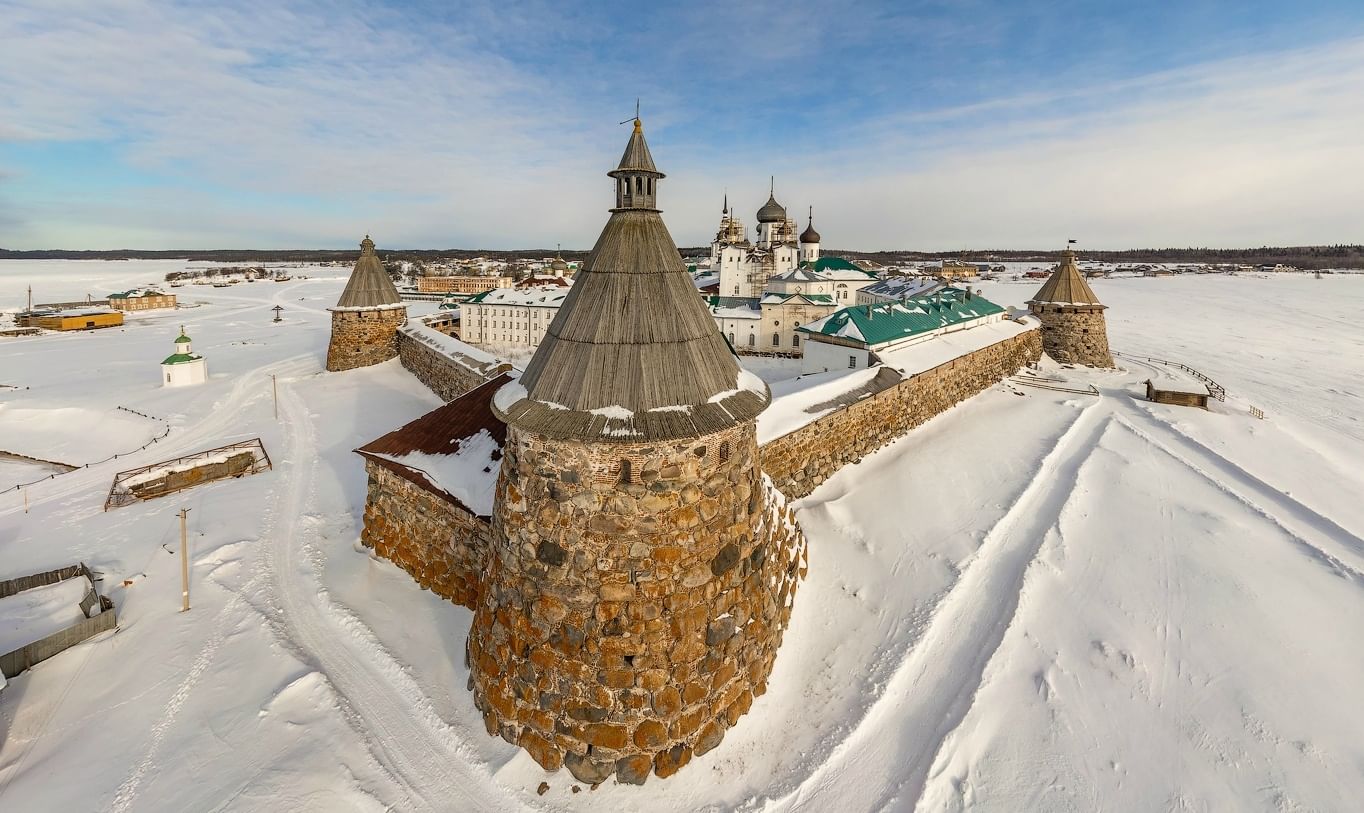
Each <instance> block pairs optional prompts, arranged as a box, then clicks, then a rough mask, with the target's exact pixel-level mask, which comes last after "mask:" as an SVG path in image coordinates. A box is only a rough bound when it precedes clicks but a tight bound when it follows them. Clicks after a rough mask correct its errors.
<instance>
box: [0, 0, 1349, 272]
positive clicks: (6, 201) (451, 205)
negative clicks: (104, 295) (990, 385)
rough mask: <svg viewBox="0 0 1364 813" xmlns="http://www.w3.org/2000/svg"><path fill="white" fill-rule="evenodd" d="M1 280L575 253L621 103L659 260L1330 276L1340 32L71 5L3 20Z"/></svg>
mask: <svg viewBox="0 0 1364 813" xmlns="http://www.w3.org/2000/svg"><path fill="white" fill-rule="evenodd" d="M0 42H4V43H5V47H4V48H0V87H3V88H5V90H6V93H5V96H6V97H8V98H0V247H6V248H48V247H62V248H121V247H135V248H190V247H198V248H208V247H260V248H268V247H350V246H352V245H353V244H354V243H355V242H356V240H357V239H358V236H359V235H361V234H363V233H364V232H366V231H368V232H370V233H372V234H374V236H375V238H376V241H378V242H379V244H380V245H381V246H391V247H407V246H410V247H431V248H443V247H468V248H476V247H487V248H509V247H522V246H550V245H553V244H555V243H559V242H562V243H563V244H564V245H565V247H571V248H584V249H585V248H589V247H590V246H591V244H592V242H593V241H594V240H595V238H596V235H597V233H598V231H599V230H600V227H601V224H602V222H603V221H604V219H605V217H606V211H605V210H606V208H607V206H608V205H609V202H610V187H609V182H608V181H607V180H606V178H605V177H604V175H603V173H604V172H605V171H606V170H607V169H609V168H610V167H611V166H612V165H613V164H614V162H615V160H616V159H617V158H618V157H619V152H620V150H621V148H622V147H623V145H624V141H625V139H626V137H627V135H628V129H627V128H625V127H622V126H620V125H618V124H617V122H619V121H620V120H622V119H625V118H627V117H628V116H629V115H630V114H631V113H632V112H633V108H634V100H635V98H636V97H640V98H641V99H642V109H643V118H644V121H645V129H646V133H647V135H648V137H649V140H650V144H651V146H652V148H653V152H654V156H655V158H656V160H657V161H658V163H659V165H660V168H662V169H663V170H664V171H665V172H667V173H668V174H669V178H668V180H667V181H665V183H664V186H663V187H662V188H661V192H662V197H661V205H662V207H663V208H664V210H665V218H666V219H667V222H668V224H669V227H670V229H671V230H672V232H673V235H674V237H675V238H676V240H677V241H678V242H679V244H686V245H695V244H699V243H702V242H704V241H706V240H708V239H709V236H710V234H711V233H712V232H713V230H714V227H715V221H716V219H717V217H718V214H719V203H720V198H721V195H723V194H724V192H725V191H726V190H728V192H729V196H730V199H731V201H733V202H734V203H736V204H737V206H738V209H739V211H740V214H741V215H742V216H745V217H746V218H747V219H748V220H750V221H751V220H752V212H753V211H754V210H756V208H757V207H758V206H759V205H760V204H761V203H762V202H763V200H764V199H765V197H766V194H765V193H766V187H767V178H768V176H769V175H775V176H776V177H777V193H778V198H779V199H780V200H781V201H782V202H783V203H784V204H786V205H787V206H788V207H789V208H790V209H791V211H792V212H802V213H803V212H804V211H805V207H806V206H809V205H813V206H814V207H815V212H816V215H815V216H816V220H817V221H818V223H819V227H820V231H821V232H822V233H823V235H824V237H825V242H826V244H827V245H829V246H831V247H835V248H838V247H843V248H864V249H875V248H920V249H929V250H950V249H955V248H960V247H965V246H973V247H1048V246H1055V245H1058V244H1061V243H1063V241H1064V240H1065V239H1066V238H1068V237H1076V238H1078V239H1080V240H1081V244H1082V245H1089V246H1093V247H1129V246H1157V245H1214V246H1216V245H1260V244H1273V243H1278V244H1283V243H1308V242H1354V241H1359V240H1362V239H1364V235H1362V234H1361V233H1360V231H1361V230H1360V226H1359V223H1360V213H1361V211H1364V197H1362V196H1361V193H1360V192H1359V191H1358V187H1360V186H1361V184H1359V183H1358V178H1360V177H1361V175H1362V173H1364V147H1361V146H1360V144H1361V137H1360V135H1359V134H1360V133H1361V132H1364V93H1361V92H1360V91H1359V88H1361V87H1364V6H1362V5H1361V4H1360V3H1359V2H1358V0H1355V2H1296V3H1291V4H1289V3H1283V2H1273V3H1271V2H1240V3H1232V2H1198V1H1197V0H1195V1H1194V2H1153V3H1145V4H1134V3H1111V2H1104V3H1099V2H1049V3H1041V2H1030V3H1025V2H1002V1H1000V2H994V1H981V2H937V3H870V2H857V1H856V0H852V1H851V2H841V3H837V4H833V3H830V4H813V3H801V2H793V1H792V0H785V1H784V2H775V3H766V2H753V3H739V4H734V3H709V2H691V3H685V4H648V3H631V4H624V3H590V4H563V3H538V2H533V3H520V2H488V3H483V2H475V3H429V4H427V3H414V4H400V3H373V2H367V3H363V4H359V3H356V4H348V3H312V2H302V3H296V2H287V0H286V1H285V2H256V1H255V0H231V1H230V2H225V3H213V4H208V3H168V2H158V3H151V2H142V0H107V1H106V2H100V3H98V4H92V3H88V2H85V3H64V2H58V1H56V0H43V1H42V2H31V1H30V0H7V2H6V4H5V12H4V13H3V14H0Z"/></svg>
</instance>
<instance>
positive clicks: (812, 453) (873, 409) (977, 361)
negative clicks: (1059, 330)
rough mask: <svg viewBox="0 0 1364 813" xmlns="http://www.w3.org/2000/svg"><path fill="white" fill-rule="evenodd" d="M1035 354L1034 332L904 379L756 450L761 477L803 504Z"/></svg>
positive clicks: (1038, 344)
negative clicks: (848, 468) (844, 472)
mask: <svg viewBox="0 0 1364 813" xmlns="http://www.w3.org/2000/svg"><path fill="white" fill-rule="evenodd" d="M1041 353H1042V335H1041V331H1039V330H1030V331H1027V332H1026V333H1021V334H1019V335H1018V336H1014V337H1012V338H1009V339H1005V340H1004V341H1001V342H997V343H995V344H992V345H990V346H989V347H984V348H981V349H980V350H977V351H975V352H973V353H968V354H967V355H964V356H961V357H960V358H957V359H953V360H952V361H949V362H947V363H946V364H942V365H940V366H938V367H934V368H933V369H931V370H927V371H925V372H922V373H919V374H918V375H915V376H912V377H910V378H906V379H904V380H903V381H901V382H899V383H898V384H895V385H893V386H891V387H888V388H887V389H884V390H882V391H881V392H878V393H876V394H874V395H871V396H868V397H867V398H864V399H862V400H860V401H856V402H854V403H852V404H850V405H848V406H846V407H843V408H842V409H838V410H836V411H834V412H831V413H829V414H828V415H825V416H823V417H821V418H819V419H818V420H816V421H814V422H813V423H810V424H807V425H806V426H803V427H801V428H800V429H797V430H795V431H794V432H791V433H789V434H786V435H783V436H782V437H779V438H776V439H775V440H771V441H768V442H767V443H765V444H763V446H762V450H761V452H760V454H761V458H762V467H763V471H765V472H767V474H768V476H770V477H771V478H772V481H773V482H774V483H775V484H776V486H777V488H778V489H780V490H781V492H782V493H783V494H785V495H786V497H787V498H788V499H798V498H800V497H804V496H806V495H808V494H809V493H810V492H812V491H814V490H815V489H816V488H817V487H818V486H819V485H820V484H821V483H823V482H824V481H825V480H827V479H829V478H830V477H832V476H833V474H834V473H835V472H837V471H838V470H839V469H841V468H843V467H844V466H846V465H848V464H850V463H855V462H857V461H859V460H861V459H862V458H863V457H865V456H866V455H868V454H871V453H872V452H874V451H876V450H877V449H880V448H881V447H882V446H886V445H887V444H889V443H891V442H892V441H894V440H896V439H898V438H900V437H902V436H904V434H905V433H906V432H908V431H909V430H911V429H913V428H914V427H916V426H919V425H920V424H922V423H924V422H926V421H928V420H929V419H930V418H932V417H934V416H935V415H938V414H940V413H942V412H945V411H946V410H948V409H950V408H951V407H952V406H954V405H955V404H958V403H961V402H962V401H965V400H966V399H967V398H970V397H971V396H973V395H976V394H977V393H980V392H982V391H984V390H985V389H987V388H988V387H990V386H991V385H993V384H995V383H997V382H999V381H1002V380H1003V379H1004V378H1006V377H1008V376H1009V375H1012V374H1013V373H1015V372H1017V371H1018V370H1019V369H1020V368H1021V367H1023V366H1025V365H1027V364H1029V363H1031V362H1035V361H1037V360H1038V358H1040V357H1041Z"/></svg>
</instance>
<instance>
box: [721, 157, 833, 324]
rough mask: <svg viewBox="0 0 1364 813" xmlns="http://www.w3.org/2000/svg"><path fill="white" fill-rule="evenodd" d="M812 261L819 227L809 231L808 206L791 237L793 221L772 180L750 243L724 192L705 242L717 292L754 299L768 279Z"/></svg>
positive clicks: (817, 252)
mask: <svg viewBox="0 0 1364 813" xmlns="http://www.w3.org/2000/svg"><path fill="white" fill-rule="evenodd" d="M818 260H819V232H817V231H815V227H814V211H813V209H811V212H810V221H809V223H808V224H807V225H806V228H805V231H804V232H802V233H801V234H800V235H799V236H797V235H796V221H794V220H792V219H791V218H790V217H788V216H787V214H786V207H785V206H782V205H781V204H780V203H778V202H777V193H776V185H775V183H773V185H772V186H771V187H769V188H768V194H767V202H766V203H764V204H763V205H762V208H760V209H758V234H757V240H756V241H753V242H750V241H749V239H748V230H747V229H746V228H745V227H744V224H743V221H741V220H739V218H738V216H737V215H736V214H735V213H734V210H733V209H731V208H730V206H729V196H728V195H726V196H725V204H724V207H723V208H722V209H721V212H720V229H719V231H717V232H716V234H715V239H714V240H713V241H711V244H710V263H711V269H712V272H713V273H714V274H716V275H717V276H718V277H719V280H720V290H719V295H720V296H726V297H734V296H737V297H743V298H745V299H756V298H758V297H760V296H762V295H763V291H764V289H765V288H766V286H767V280H768V279H770V278H772V277H775V276H777V275H779V274H784V273H787V272H790V271H793V270H795V269H796V267H797V266H799V265H800V264H801V263H807V262H810V263H812V262H817V261H818Z"/></svg>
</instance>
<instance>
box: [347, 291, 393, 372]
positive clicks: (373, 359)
mask: <svg viewBox="0 0 1364 813" xmlns="http://www.w3.org/2000/svg"><path fill="white" fill-rule="evenodd" d="M405 321H407V309H406V308H402V307H398V308H375V309H367V310H333V311H332V338H331V344H330V345H328V346H327V369H328V370H330V371H332V372H339V371H341V370H353V369H355V368H356V367H368V366H369V365H371V364H378V363H379V362H381V361H388V360H389V359H391V358H393V357H394V356H396V355H398V340H397V335H398V328H399V327H401V326H402V324H403V322H405Z"/></svg>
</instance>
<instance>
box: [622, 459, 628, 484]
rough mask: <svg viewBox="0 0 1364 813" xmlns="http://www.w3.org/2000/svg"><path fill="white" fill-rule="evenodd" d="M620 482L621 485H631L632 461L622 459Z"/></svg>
mask: <svg viewBox="0 0 1364 813" xmlns="http://www.w3.org/2000/svg"><path fill="white" fill-rule="evenodd" d="M620 482H621V485H627V486H628V485H630V461H629V460H622V461H620Z"/></svg>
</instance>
